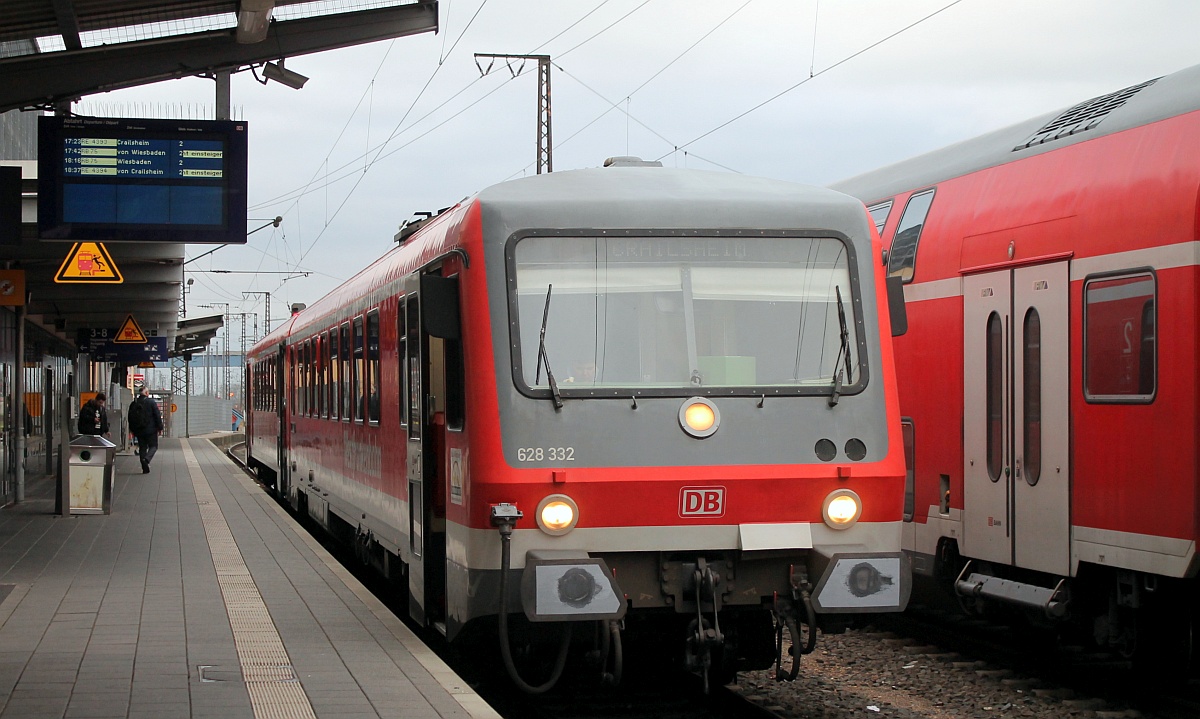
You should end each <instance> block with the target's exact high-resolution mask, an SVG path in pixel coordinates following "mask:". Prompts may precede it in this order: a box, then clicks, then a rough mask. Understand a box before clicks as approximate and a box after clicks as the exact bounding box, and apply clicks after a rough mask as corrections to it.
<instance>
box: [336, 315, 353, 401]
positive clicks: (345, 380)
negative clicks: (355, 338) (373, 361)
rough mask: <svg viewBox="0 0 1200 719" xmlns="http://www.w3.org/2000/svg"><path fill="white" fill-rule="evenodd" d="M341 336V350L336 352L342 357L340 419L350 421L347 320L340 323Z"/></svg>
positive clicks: (349, 361)
mask: <svg viewBox="0 0 1200 719" xmlns="http://www.w3.org/2000/svg"><path fill="white" fill-rule="evenodd" d="M341 338H342V347H341V351H340V352H338V356H339V357H341V359H342V377H341V382H340V386H339V387H338V394H340V395H341V396H342V421H343V422H352V421H353V420H354V415H353V414H352V413H353V412H354V409H353V407H354V395H352V394H350V388H351V383H350V373H351V372H352V371H353V370H351V367H352V366H353V363H354V358H353V356H352V355H351V354H350V323H349V322H343V323H342V332H341Z"/></svg>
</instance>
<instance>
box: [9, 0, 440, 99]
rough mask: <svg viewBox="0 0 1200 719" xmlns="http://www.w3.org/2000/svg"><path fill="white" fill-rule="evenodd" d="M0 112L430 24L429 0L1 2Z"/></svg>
mask: <svg viewBox="0 0 1200 719" xmlns="http://www.w3.org/2000/svg"><path fill="white" fill-rule="evenodd" d="M3 5H4V8H3V11H2V12H0V47H2V48H3V49H2V50H0V77H3V78H4V82H3V83H0V112H3V111H5V110H12V109H16V108H30V107H52V106H54V105H55V104H57V103H61V102H65V101H69V100H75V99H78V98H80V97H83V96H85V95H89V94H92V93H97V92H105V91H109V90H118V89H121V88H126V87H134V86H137V85H144V84H147V83H151V82H158V81H160V80H171V79H176V78H182V77H190V76H193V75H211V74H214V73H217V72H220V71H224V70H230V71H236V70H238V69H240V68H245V67H249V66H253V65H261V64H263V63H266V62H268V61H278V60H280V59H282V58H289V57H294V56H297V55H307V54H310V53H314V52H321V51H324V50H334V49H337V48H342V47H349V46H352V45H359V44H362V43H368V42H375V41H377V40H387V39H391V38H396V37H404V36H406V35H414V34H417V33H423V32H430V31H436V30H437V26H438V25H437V22H438V21H437V12H438V4H437V2H436V1H433V0H425V1H421V2H412V0H408V1H406V2H400V1H399V0H319V1H316V2H314V1H312V0H305V1H300V0H224V1H219V0H4V3H3Z"/></svg>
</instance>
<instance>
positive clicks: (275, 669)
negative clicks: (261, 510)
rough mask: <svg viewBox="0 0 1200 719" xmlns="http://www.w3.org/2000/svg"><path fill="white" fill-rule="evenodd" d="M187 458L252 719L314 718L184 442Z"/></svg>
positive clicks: (230, 535)
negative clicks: (248, 698)
mask: <svg viewBox="0 0 1200 719" xmlns="http://www.w3.org/2000/svg"><path fill="white" fill-rule="evenodd" d="M183 455H184V459H185V461H186V462H187V468H188V473H189V474H190V475H191V478H192V487H193V488H194V489H195V491H196V499H197V500H198V502H199V505H200V519H201V521H202V522H203V523H204V533H205V535H207V537H208V548H209V550H210V551H211V552H212V558H213V566H214V567H216V570H217V582H218V583H219V584H220V585H221V596H222V597H224V599H225V611H226V613H227V614H228V615H229V626H230V627H231V628H232V629H233V642H234V644H235V645H236V646H237V653H238V663H239V664H241V667H242V679H243V680H244V681H245V682H246V689H247V691H249V693H250V704H251V706H252V707H253V708H254V716H255V717H256V719H277V718H278V719H307V718H308V717H312V718H313V719H316V714H315V713H314V712H313V708H312V704H311V703H309V701H308V695H307V694H305V693H304V687H302V686H301V685H300V682H298V681H296V673H295V671H294V670H293V668H292V661H291V659H289V658H288V655H287V650H286V649H284V647H283V640H282V639H280V638H279V632H278V630H276V629H275V624H274V622H272V621H271V615H270V613H269V612H268V611H267V605H266V604H265V603H264V602H263V600H262V595H261V594H259V592H258V587H257V586H255V584H254V579H253V578H251V576H250V570H249V569H248V568H247V567H246V562H245V560H244V559H242V553H241V551H239V550H238V547H237V543H236V542H234V540H233V533H232V532H230V531H229V524H228V523H226V521H225V515H224V514H222V513H221V508H220V506H218V505H217V499H216V497H215V496H214V495H213V491H212V487H210V486H209V484H208V479H207V478H206V477H205V476H204V472H203V471H201V469H200V463H199V462H198V461H197V460H196V455H195V453H194V452H192V448H191V446H190V445H189V441H188V440H186V439H185V440H183Z"/></svg>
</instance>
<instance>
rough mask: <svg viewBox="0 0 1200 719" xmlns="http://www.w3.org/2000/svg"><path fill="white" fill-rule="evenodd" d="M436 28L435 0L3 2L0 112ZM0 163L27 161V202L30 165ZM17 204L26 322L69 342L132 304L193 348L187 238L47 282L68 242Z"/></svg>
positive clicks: (116, 250) (144, 319)
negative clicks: (110, 266)
mask: <svg viewBox="0 0 1200 719" xmlns="http://www.w3.org/2000/svg"><path fill="white" fill-rule="evenodd" d="M437 28H438V3H437V2H436V0H416V1H414V0H0V78H3V80H2V81H0V112H4V111H8V110H16V109H24V110H51V109H56V108H59V107H62V106H64V105H66V104H67V103H69V102H71V101H74V100H78V99H81V98H83V97H85V96H87V95H91V94H95V93H100V92H107V91H110V90H117V89H122V88H128V87H135V86H138V85H145V84H150V83H154V82H159V81H162V80H170V79H176V78H183V77H189V76H206V77H209V76H211V77H215V76H216V75H217V74H218V73H223V72H237V71H239V70H247V69H250V68H256V69H257V70H258V71H259V72H260V74H264V71H266V72H265V74H266V75H267V76H272V73H273V77H274V79H277V80H280V81H282V82H285V84H287V83H288V81H289V76H288V74H287V71H283V70H281V67H282V64H281V63H280V61H281V60H284V59H285V58H291V57H294V56H297V55H305V54H310V53H316V52H321V51H324V50H333V49H337V48H343V47H349V46H352V45H358V44H362V43H369V42H374V41H377V40H387V39H391V38H397V37H404V36H407V35H414V34H418V33H424V32H430V31H436V30H437ZM267 63H271V65H270V66H269V67H268V66H267V65H266V64H267ZM281 73H282V74H281ZM247 119H248V120H251V121H252V120H253V118H247ZM4 164H7V165H22V166H24V167H23V170H24V171H23V178H24V179H23V180H22V195H23V199H22V204H23V205H24V206H25V207H26V208H29V207H31V206H35V204H36V195H35V190H36V187H35V185H34V184H33V182H34V180H33V178H34V176H35V175H36V163H32V162H28V161H26V162H17V161H6V160H4V158H0V165H4ZM22 214H23V215H24V218H23V227H22V231H21V239H20V243H19V244H17V243H10V244H7V245H0V269H3V268H4V267H12V268H20V269H24V270H25V271H26V289H27V290H28V292H29V297H30V302H29V305H28V311H29V315H30V319H31V320H32V321H34V322H38V323H39V324H41V325H42V326H43V327H45V328H46V329H47V330H48V331H50V332H51V333H53V334H55V335H57V336H59V337H61V338H62V339H64V340H67V341H74V340H75V337H76V332H77V331H78V330H79V329H81V328H105V327H107V328H112V327H116V326H117V325H118V324H119V323H120V321H121V320H122V318H124V317H125V316H126V315H127V314H129V313H133V314H134V315H135V317H136V318H137V321H138V322H139V323H140V324H141V325H142V326H143V327H144V328H145V329H146V330H147V331H148V332H149V331H151V330H153V331H154V334H156V335H157V336H160V337H162V336H165V337H167V338H168V346H169V347H171V348H172V354H182V353H187V354H191V353H194V352H197V351H202V347H200V346H199V345H198V342H200V341H203V340H204V339H205V332H204V331H199V332H197V331H195V330H196V328H195V327H181V326H180V323H179V304H180V293H181V289H182V285H183V263H184V257H185V254H184V251H185V249H186V245H183V244H179V243H169V242H162V243H159V242H145V243H138V244H132V243H110V244H107V248H108V251H109V252H110V253H111V259H112V261H113V262H114V263H115V264H116V265H117V266H118V267H119V268H120V270H121V272H122V275H123V280H124V281H123V282H122V283H121V284H108V285H90V284H63V283H59V282H55V281H54V280H55V275H56V274H57V273H58V272H59V269H60V267H61V265H62V263H63V261H64V259H65V258H66V255H67V253H68V252H69V251H70V249H71V245H70V243H62V242H45V241H42V240H40V239H39V238H38V235H37V227H36V212H33V214H32V215H31V214H30V212H29V210H28V209H26V210H25V211H24V212H23V213H22ZM177 338H178V340H177Z"/></svg>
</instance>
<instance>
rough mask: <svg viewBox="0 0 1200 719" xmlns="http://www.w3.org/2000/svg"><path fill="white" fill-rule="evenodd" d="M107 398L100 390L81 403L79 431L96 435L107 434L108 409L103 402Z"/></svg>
mask: <svg viewBox="0 0 1200 719" xmlns="http://www.w3.org/2000/svg"><path fill="white" fill-rule="evenodd" d="M107 401H108V398H107V397H105V396H104V393H103V392H100V393H99V394H97V395H96V396H95V397H93V398H91V399H89V400H88V401H87V402H84V403H83V406H82V407H80V408H79V433H80V434H94V435H96V436H100V435H107V434H108V411H107V410H105V409H104V403H105V402H107Z"/></svg>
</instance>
